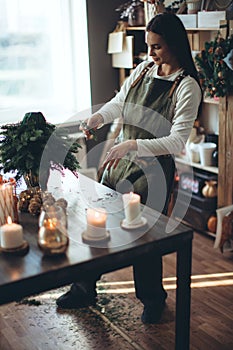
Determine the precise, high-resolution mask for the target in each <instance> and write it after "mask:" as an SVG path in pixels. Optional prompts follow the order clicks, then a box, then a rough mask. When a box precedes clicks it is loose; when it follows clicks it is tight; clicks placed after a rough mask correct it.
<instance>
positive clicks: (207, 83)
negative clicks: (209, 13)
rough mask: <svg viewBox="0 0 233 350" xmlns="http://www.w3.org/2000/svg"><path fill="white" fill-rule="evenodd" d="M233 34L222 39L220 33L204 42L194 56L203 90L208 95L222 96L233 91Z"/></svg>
mask: <svg viewBox="0 0 233 350" xmlns="http://www.w3.org/2000/svg"><path fill="white" fill-rule="evenodd" d="M232 50H233V35H231V36H230V37H228V38H226V39H224V38H222V37H221V35H220V33H218V34H217V36H216V37H215V39H214V40H213V41H210V42H206V43H205V48H204V49H203V50H202V51H201V52H200V53H198V54H197V55H196V56H195V62H196V64H197V69H198V73H199V78H200V82H201V86H202V88H203V91H204V92H205V93H206V96H209V97H224V96H226V95H229V94H231V93H232V91H233V55H232V53H233V51H232Z"/></svg>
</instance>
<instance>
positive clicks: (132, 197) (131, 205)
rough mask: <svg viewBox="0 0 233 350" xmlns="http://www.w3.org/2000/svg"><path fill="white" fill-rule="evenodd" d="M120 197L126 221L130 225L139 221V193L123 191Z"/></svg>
mask: <svg viewBox="0 0 233 350" xmlns="http://www.w3.org/2000/svg"><path fill="white" fill-rule="evenodd" d="M122 198H123V204H124V211H125V220H126V222H127V223H128V224H132V225H136V224H139V223H141V205H140V204H141V197H140V196H139V194H136V193H133V192H130V193H125V194H123V195H122Z"/></svg>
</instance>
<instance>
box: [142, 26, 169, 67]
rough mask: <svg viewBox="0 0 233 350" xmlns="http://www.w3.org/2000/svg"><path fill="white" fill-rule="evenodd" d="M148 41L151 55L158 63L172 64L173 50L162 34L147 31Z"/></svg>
mask: <svg viewBox="0 0 233 350" xmlns="http://www.w3.org/2000/svg"><path fill="white" fill-rule="evenodd" d="M146 43H147V45H148V48H149V55H150V56H151V57H152V59H153V61H154V62H155V63H156V64H157V65H159V66H160V65H162V64H170V63H171V62H172V61H173V60H174V56H173V55H172V52H171V51H170V49H169V47H168V46H167V44H166V42H165V41H164V39H163V37H162V36H161V35H159V34H155V33H153V32H147V33H146Z"/></svg>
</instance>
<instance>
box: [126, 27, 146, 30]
mask: <svg viewBox="0 0 233 350" xmlns="http://www.w3.org/2000/svg"><path fill="white" fill-rule="evenodd" d="M125 29H126V30H146V27H126V28H125Z"/></svg>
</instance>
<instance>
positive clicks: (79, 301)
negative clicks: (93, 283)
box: [56, 283, 97, 309]
mask: <svg viewBox="0 0 233 350" xmlns="http://www.w3.org/2000/svg"><path fill="white" fill-rule="evenodd" d="M96 295H97V294H96V291H95V290H91V291H90V290H87V288H86V286H85V285H84V284H81V283H80V284H77V283H74V284H72V286H71V289H70V290H69V291H68V292H67V293H65V294H63V295H61V296H60V297H59V298H58V299H57V300H56V304H57V306H58V307H60V308H62V309H79V308H82V307H87V306H91V305H95V304H96Z"/></svg>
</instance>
